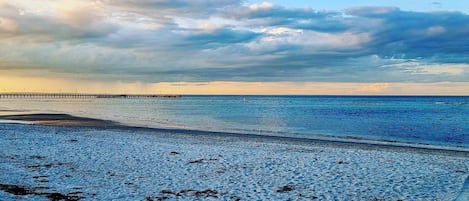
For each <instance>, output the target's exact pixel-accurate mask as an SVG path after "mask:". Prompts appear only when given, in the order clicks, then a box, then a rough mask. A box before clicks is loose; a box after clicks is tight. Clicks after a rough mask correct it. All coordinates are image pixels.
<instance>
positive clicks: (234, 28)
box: [0, 0, 469, 95]
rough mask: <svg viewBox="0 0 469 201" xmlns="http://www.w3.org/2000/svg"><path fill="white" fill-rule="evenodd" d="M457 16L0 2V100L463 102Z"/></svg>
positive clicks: (403, 4) (274, 5) (86, 0)
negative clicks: (127, 96)
mask: <svg viewBox="0 0 469 201" xmlns="http://www.w3.org/2000/svg"><path fill="white" fill-rule="evenodd" d="M467 5H469V1H467V0H459V1H456V0H447V1H427V0H414V1H411V3H410V2H409V1H404V0H398V1H376V0H375V1H369V0H358V1H351V0H341V1H339V0H329V1H313V0H309V1H306V0H296V1H281V0H275V1H252V0H251V1H240V0H40V1H39V0H38V1H30V0H0V92H76V93H150V94H154V93H171V94H176V93H177V94H345V95H353V94H370V95H375V94H376V95H469V37H468V36H469V6H467Z"/></svg>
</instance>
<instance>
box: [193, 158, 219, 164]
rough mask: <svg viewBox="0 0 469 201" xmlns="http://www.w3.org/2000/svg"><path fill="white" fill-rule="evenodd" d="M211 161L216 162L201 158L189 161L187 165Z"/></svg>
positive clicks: (211, 160) (212, 159)
mask: <svg viewBox="0 0 469 201" xmlns="http://www.w3.org/2000/svg"><path fill="white" fill-rule="evenodd" d="M213 161H218V158H209V159H205V158H201V159H197V160H193V161H189V164H194V163H206V162H213Z"/></svg>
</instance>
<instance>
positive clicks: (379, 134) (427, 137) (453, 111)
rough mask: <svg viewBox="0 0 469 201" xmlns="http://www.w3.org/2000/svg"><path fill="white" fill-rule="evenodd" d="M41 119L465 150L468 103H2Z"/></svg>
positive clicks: (278, 99)
mask: <svg viewBox="0 0 469 201" xmlns="http://www.w3.org/2000/svg"><path fill="white" fill-rule="evenodd" d="M18 110H19V111H18ZM38 112H48V113H69V114H74V115H79V116H85V117H94V118H103V119H109V120H116V121H119V122H122V123H126V124H131V125H139V126H149V127H163V128H183V129H197V130H207V131H224V132H236V133H254V134H265V135H280V136H294V137H305V138H308V137H311V136H315V135H318V134H319V135H331V136H341V137H344V136H348V137H352V138H355V137H357V138H365V139H373V140H392V141H400V142H414V143H427V144H432V145H443V146H462V147H469V115H468V114H469V97H397V96H385V97H382V96H183V97H182V98H177V99H171V98H156V99H0V114H17V113H38Z"/></svg>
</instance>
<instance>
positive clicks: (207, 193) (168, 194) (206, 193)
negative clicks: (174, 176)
mask: <svg viewBox="0 0 469 201" xmlns="http://www.w3.org/2000/svg"><path fill="white" fill-rule="evenodd" d="M160 193H161V194H162V196H154V197H150V196H147V197H145V200H146V201H161V200H166V199H178V198H180V197H187V196H194V197H197V198H220V197H221V196H222V195H223V193H220V192H218V191H216V190H212V189H206V190H201V191H198V190H192V189H185V190H180V191H178V192H173V191H171V190H161V191H160ZM232 197H233V196H232ZM236 200H239V199H236Z"/></svg>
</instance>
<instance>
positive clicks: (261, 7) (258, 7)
mask: <svg viewBox="0 0 469 201" xmlns="http://www.w3.org/2000/svg"><path fill="white" fill-rule="evenodd" d="M273 7H274V4H273V3H271V2H262V3H258V4H252V5H250V6H249V9H250V10H252V11H258V10H268V9H271V8H273Z"/></svg>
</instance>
